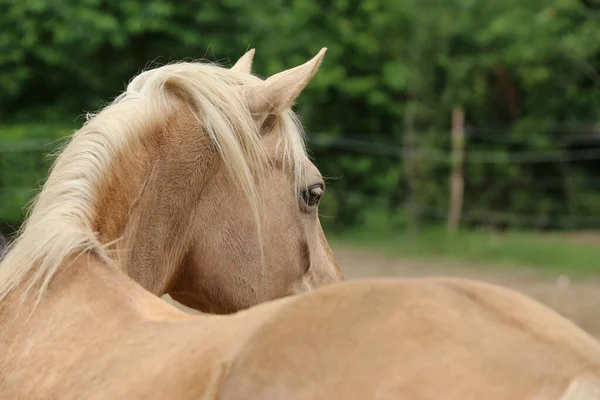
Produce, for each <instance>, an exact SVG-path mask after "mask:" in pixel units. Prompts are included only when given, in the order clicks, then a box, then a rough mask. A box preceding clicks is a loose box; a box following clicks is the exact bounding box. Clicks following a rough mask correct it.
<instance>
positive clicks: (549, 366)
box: [0, 260, 600, 400]
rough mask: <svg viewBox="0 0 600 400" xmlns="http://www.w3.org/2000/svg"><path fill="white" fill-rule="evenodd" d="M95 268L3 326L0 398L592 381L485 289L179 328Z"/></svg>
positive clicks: (598, 355)
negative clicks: (26, 317)
mask: <svg viewBox="0 0 600 400" xmlns="http://www.w3.org/2000/svg"><path fill="white" fill-rule="evenodd" d="M79 262H80V263H85V264H88V263H90V261H89V260H80V261H79ZM91 264H92V265H87V266H86V267H85V268H76V267H77V266H76V265H74V268H72V269H70V270H67V271H66V272H64V273H60V274H59V275H58V277H57V279H55V281H54V282H53V284H52V287H51V288H50V290H49V292H48V293H47V295H46V298H45V301H44V302H42V303H41V305H40V309H39V311H40V312H38V313H35V314H34V316H33V317H32V318H31V319H30V320H29V321H26V322H25V321H20V322H18V323H14V324H11V325H8V326H6V325H4V326H3V328H2V338H3V340H2V346H3V348H4V349H8V351H5V352H4V356H3V357H2V361H0V370H1V371H2V375H1V379H0V388H1V390H0V398H2V399H5V398H6V399H47V398H56V399H113V398H128V399H171V398H173V399H175V398H176V399H331V398H343V399H366V398H369V399H440V398H444V399H452V400H454V399H481V398H485V399H558V398H559V397H560V396H561V394H562V393H564V392H565V391H566V389H567V387H568V385H569V384H570V383H571V382H572V381H573V380H579V381H578V382H582V383H583V385H585V384H586V382H587V379H588V378H595V379H598V378H599V377H600V347H599V346H598V344H597V343H596V341H594V340H593V339H592V338H591V337H589V336H588V335H587V334H585V333H583V332H582V331H581V330H580V329H578V328H577V327H575V326H574V325H573V324H571V323H570V322H568V321H567V320H565V319H563V318H562V317H560V316H558V315H557V314H556V313H554V312H552V311H550V310H548V309H547V308H546V307H544V306H541V305H539V304H537V303H535V302H533V301H532V300H529V299H527V298H525V297H523V296H520V295H518V294H516V293H514V292H512V291H510V290H507V289H503V288H498V287H495V286H491V285H488V284H481V283H476V282H470V281H459V280H451V279H414V280H404V281H402V280H370V281H363V282H349V283H345V284H338V285H333V286H331V287H330V288H326V289H320V290H318V291H314V292H312V293H310V294H306V295H301V296H296V297H288V298H285V299H281V300H277V301H275V302H271V303H266V304H263V305H259V306H256V307H253V308H251V309H249V310H246V311H242V312H240V313H237V314H234V315H231V316H189V315H186V314H183V313H181V312H179V311H178V310H176V309H175V308H173V307H171V306H170V305H168V304H165V303H164V302H162V301H161V300H159V299H157V298H156V297H155V296H152V295H150V294H148V293H147V292H146V291H144V290H143V289H142V288H141V287H140V286H139V285H137V284H136V283H135V282H133V281H131V280H130V279H129V278H127V277H126V276H124V275H122V274H121V273H120V272H118V271H115V270H110V269H107V267H106V266H105V265H103V264H101V263H97V262H91ZM94 264H96V265H94ZM90 267H91V268H90ZM65 308H69V309H70V310H71V312H70V313H68V314H67V313H64V312H62V311H63V310H64V309H65ZM58 315H60V318H57V316H58ZM2 317H3V320H4V321H7V320H10V319H9V318H12V317H14V315H11V310H10V309H8V310H7V309H5V308H3V309H2ZM7 338H10V339H11V340H10V342H9V343H7ZM590 382H592V383H593V382H594V381H593V380H592V381H590ZM597 388H598V387H593V390H596V389H597ZM583 389H585V386H584V387H583ZM578 390H582V389H581V387H579V388H578ZM599 394H600V392H597V391H596V392H595V394H594V393H593V392H592V395H593V396H591V397H588V396H583V397H580V396H577V397H573V398H585V399H595V398H599V397H597V396H598V395H599ZM594 396H596V397H594Z"/></svg>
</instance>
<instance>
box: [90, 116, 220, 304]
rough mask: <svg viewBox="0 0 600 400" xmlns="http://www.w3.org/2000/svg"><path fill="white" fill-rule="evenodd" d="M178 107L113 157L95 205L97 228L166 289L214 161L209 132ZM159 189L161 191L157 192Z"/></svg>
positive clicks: (149, 283)
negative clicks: (113, 159)
mask: <svg viewBox="0 0 600 400" xmlns="http://www.w3.org/2000/svg"><path fill="white" fill-rule="evenodd" d="M198 130H199V129H198V127H197V121H196V120H195V119H194V117H193V116H192V115H191V114H189V113H187V114H186V113H182V112H179V113H178V114H177V115H175V116H174V117H173V118H171V119H170V120H169V121H168V122H167V123H165V124H164V125H162V126H161V127H158V128H156V129H155V131H153V132H149V133H148V134H146V135H144V137H145V141H144V142H140V143H138V144H137V146H139V147H137V148H136V147H134V148H133V151H129V152H128V154H124V155H123V157H122V158H120V159H117V160H116V163H115V168H114V171H115V172H114V173H113V174H111V175H110V177H109V178H108V179H107V184H106V186H105V190H104V193H105V195H104V196H101V200H100V202H99V205H98V214H97V215H98V216H99V218H98V220H97V223H96V231H97V232H99V233H100V237H101V240H102V242H104V243H110V242H112V241H116V243H115V245H114V246H113V247H112V249H113V250H115V251H114V253H113V255H114V260H115V261H116V264H117V265H119V266H120V268H121V269H122V271H124V272H125V273H126V274H128V275H129V276H130V277H132V278H133V279H134V280H136V281H137V282H138V283H139V284H141V285H142V287H144V288H145V289H146V290H148V291H150V292H152V293H153V294H155V295H158V296H161V295H163V294H165V293H167V291H168V289H169V288H170V287H171V286H172V284H173V283H174V279H175V278H176V277H177V275H178V273H179V270H178V269H179V268H180V265H182V264H183V258H184V257H185V254H186V251H187V249H188V248H189V243H190V240H191V229H190V225H191V224H190V222H189V218H190V214H191V212H192V208H193V206H194V204H195V203H196V201H197V199H198V197H199V196H200V193H201V191H202V189H203V187H204V186H205V185H206V184H207V181H208V179H209V178H210V176H211V171H212V170H213V169H214V167H215V165H216V157H215V156H216V152H215V150H214V147H213V146H212V143H211V141H210V138H209V137H208V135H206V134H204V133H202V134H200V132H198ZM158 193H160V194H158Z"/></svg>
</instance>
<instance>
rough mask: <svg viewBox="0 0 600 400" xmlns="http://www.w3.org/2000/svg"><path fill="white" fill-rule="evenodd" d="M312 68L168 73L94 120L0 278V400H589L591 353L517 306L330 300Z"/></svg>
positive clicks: (338, 295) (470, 295) (421, 292)
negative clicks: (304, 110) (178, 304)
mask: <svg viewBox="0 0 600 400" xmlns="http://www.w3.org/2000/svg"><path fill="white" fill-rule="evenodd" d="M323 55H324V50H322V51H321V52H319V53H318V54H317V55H316V56H315V57H314V58H313V59H311V60H310V61H308V62H307V63H305V64H303V65H301V66H298V67H295V68H292V69H289V70H286V71H283V72H280V73H279V74H275V75H273V76H272V77H270V78H267V79H265V80H260V79H258V78H256V77H252V76H251V74H250V73H249V72H248V71H249V66H250V64H251V57H252V54H246V55H244V56H243V57H242V58H241V59H240V60H239V61H238V62H237V63H236V64H235V65H234V67H233V68H232V69H230V70H225V69H223V68H220V67H216V66H213V65H206V64H202V63H194V64H172V65H169V66H165V67H161V68H159V69H156V70H152V71H151V72H145V73H142V74H141V75H139V76H138V77H136V78H134V79H133V80H132V82H131V83H130V84H129V86H128V89H127V92H126V94H125V95H124V96H122V97H119V98H117V100H116V101H115V103H113V104H112V105H110V106H108V107H107V108H105V109H103V110H102V111H101V112H100V113H99V114H98V115H96V116H92V117H91V118H90V120H89V122H88V123H87V125H86V126H84V127H83V128H82V130H80V131H78V132H77V133H76V135H75V137H74V139H73V140H72V142H71V143H70V144H69V145H67V147H66V148H65V149H64V150H63V151H62V152H61V153H60V156H59V157H58V159H57V161H56V163H55V164H54V165H53V168H52V170H51V173H50V176H49V179H48V181H47V182H46V184H45V185H44V188H43V189H42V191H41V193H40V195H39V197H38V198H37V199H36V201H35V202H34V203H33V209H32V211H31V213H30V214H29V216H28V219H27V221H26V222H25V224H24V228H23V230H22V232H21V233H20V234H19V235H18V237H17V238H16V240H15V241H14V242H13V244H12V248H11V251H10V252H8V253H7V256H6V259H5V260H4V261H3V262H2V264H0V278H1V279H0V283H1V285H0V289H1V290H0V295H1V297H0V318H1V320H2V321H3V323H2V325H1V327H0V351H1V352H2V355H3V356H2V358H0V398H10V399H25V398H26V399H42V398H44V399H45V398H60V399H81V398H85V399H107V398H131V399H165V398H177V399H222V400H228V399H280V398H285V399H330V398H345V399H364V398H371V399H415V398H420V399H429V398H445V399H451V400H452V399H476V398H477V399H479V398H482V397H485V398H486V399H494V400H495V399H506V398H510V399H538V398H542V399H576V398H577V399H580V398H598V393H599V391H598V388H599V387H600V386H598V385H597V383H596V380H597V379H599V378H600V344H599V343H598V342H597V341H596V340H595V339H593V338H592V337H591V336H589V335H588V334H587V333H585V332H584V331H583V330H581V329H580V328H579V327H577V326H576V325H575V324H573V323H572V322H570V321H569V320H567V319H565V318H563V317H562V316H560V315H559V314H558V313H556V312H554V311H553V310H551V309H549V308H548V307H545V306H543V305H541V304H539V303H537V302H536V301H534V300H532V299H529V298H528V297H525V296H523V295H520V294H519V293H516V292H514V291H512V290H509V289H506V288H502V287H498V286H493V285H489V284H485V283H481V282H475V281H470V280H457V279H448V278H445V279H444V278H428V279H422V278H421V279H416V278H415V279H376V280H364V281H355V282H343V276H342V275H341V272H340V271H339V266H337V263H335V261H334V260H335V258H334V257H333V255H332V254H331V253H330V251H331V250H330V249H329V247H328V246H326V240H325V237H324V234H323V233H322V230H321V229H320V225H319V223H318V219H317V216H316V215H317V214H316V212H317V211H316V208H317V205H318V201H319V199H320V196H321V195H322V193H323V190H324V184H323V183H322V181H320V179H321V178H320V177H319V175H318V173H317V171H316V169H314V168H313V167H312V166H311V164H309V163H308V162H307V160H306V158H305V157H304V152H303V151H304V150H303V148H302V147H301V146H300V145H299V142H298V141H296V140H299V139H298V138H300V137H301V136H300V134H299V129H298V124H296V123H292V122H293V121H294V119H293V118H292V117H291V114H290V113H291V112H290V106H291V105H292V102H293V101H294V99H295V98H296V97H297V96H298V94H299V93H300V91H301V90H302V89H303V88H304V87H305V86H306V85H307V84H308V83H309V81H310V79H311V78H312V77H313V76H314V74H315V73H316V71H317V69H318V68H319V66H320V64H321V61H322V58H323ZM199 82H202V84H200V83H199ZM232 105H233V106H234V107H232ZM233 110H237V111H238V113H233V112H232V111H233ZM241 110H243V111H244V112H241ZM240 115H243V116H244V118H242V117H241V116H240ZM238 116H240V117H239V118H240V119H237V117H238ZM136 117H137V118H136ZM124 126H126V127H127V129H124ZM136 134H137V135H136ZM246 135H248V137H247V136H246ZM134 138H136V139H134ZM190 138H191V139H190ZM189 140H192V141H193V143H195V146H193V147H194V150H195V151H191V150H190V149H189V147H188V146H186V143H189V142H188V141H189ZM186 150H188V151H187V152H186ZM106 153H109V154H110V156H107V155H106ZM200 153H207V154H212V156H211V157H210V158H207V157H201V156H200ZM261 160H262V162H261ZM114 165H119V166H120V168H119V169H116V168H115V169H114V170H113V169H112V168H110V167H114ZM207 171H210V173H208V172H207ZM239 171H245V172H239ZM136 183H137V184H136ZM277 183H279V189H278V188H277V186H278V185H276V184H277ZM284 183H285V185H284ZM284 186H285V189H284V188H283V187H284ZM100 189H101V190H100ZM170 189H171V190H170ZM219 189H220V190H219ZM190 191H191V192H194V194H193V195H191V194H189V193H188V192H190ZM192 200H193V201H192ZM190 203H192V205H190ZM274 208H276V209H274ZM269 211H277V213H272V214H269ZM230 213H231V214H230ZM265 214H267V215H265ZM273 214H274V215H273ZM186 222H187V223H186ZM207 222H208V223H207ZM290 222H295V224H292V225H288V224H289V223H290ZM250 227H252V228H255V229H249V228H250ZM302 233H304V234H302ZM307 233H312V234H313V235H309V234H307ZM315 253H316V254H315ZM294 255H295V256H296V257H294ZM319 260H320V261H319ZM281 261H286V262H288V263H289V264H287V265H285V266H277V263H278V262H281ZM236 262H238V263H240V264H234V263H236ZM207 266H210V267H212V268H207ZM161 269H164V270H161ZM288 269H289V270H288ZM265 281H267V282H265ZM269 281H271V282H269ZM284 282H286V283H285V284H284ZM249 287H251V288H252V289H250V288H249ZM266 288H271V289H270V290H267V289H266ZM163 292H164V293H171V294H173V295H174V297H176V298H177V299H181V300H182V301H183V302H185V303H187V305H191V306H192V307H193V308H196V309H199V310H201V311H207V312H210V314H200V315H189V314H186V313H183V312H181V311H180V310H178V309H176V308H175V307H173V306H171V305H169V304H167V303H165V302H164V301H162V300H161V299H160V298H158V297H157V295H160V294H161V293H163Z"/></svg>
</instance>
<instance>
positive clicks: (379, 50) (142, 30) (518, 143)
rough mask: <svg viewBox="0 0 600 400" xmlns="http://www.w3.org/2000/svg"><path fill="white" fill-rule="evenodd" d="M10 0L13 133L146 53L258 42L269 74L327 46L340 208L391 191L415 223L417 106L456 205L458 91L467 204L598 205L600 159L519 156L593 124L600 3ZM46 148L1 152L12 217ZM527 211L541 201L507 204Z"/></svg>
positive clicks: (439, 185)
mask: <svg viewBox="0 0 600 400" xmlns="http://www.w3.org/2000/svg"><path fill="white" fill-rule="evenodd" d="M0 9H1V10H2V12H0V70H1V71H2V73H1V74H0V121H2V122H3V123H4V124H5V125H6V124H10V127H6V126H5V127H4V128H2V130H1V131H0V135H2V136H1V140H2V142H4V141H5V139H6V140H9V139H10V140H17V139H25V138H28V139H36V140H37V139H44V138H48V137H54V136H53V134H45V133H44V132H55V130H54V128H52V127H51V126H50V125H48V123H53V124H59V125H60V124H64V123H65V122H67V126H71V125H72V122H75V121H77V118H78V116H80V115H81V114H82V113H84V112H86V111H88V110H95V109H97V108H99V107H100V106H102V104H103V103H105V102H107V101H109V100H110V99H112V98H113V97H114V96H116V95H117V94H118V93H119V92H120V91H121V90H122V89H123V87H124V84H125V83H126V82H127V81H128V80H129V79H130V78H131V77H132V76H133V75H134V74H136V73H137V72H139V71H140V70H142V69H144V68H146V67H148V66H152V65H155V64H163V63H166V62H170V61H173V60H180V59H198V58H206V59H209V60H212V61H218V62H221V63H222V64H223V65H225V66H228V65H230V60H231V61H233V60H235V59H236V58H237V57H239V56H240V55H241V54H242V53H243V52H244V51H245V50H246V49H247V48H250V47H256V48H257V55H256V57H255V58H256V59H255V67H254V69H255V71H257V72H258V73H259V75H262V76H267V75H270V74H272V73H275V72H278V71H280V70H281V69H283V68H288V67H291V66H293V65H297V64H299V63H302V62H304V61H306V60H307V59H308V58H309V57H310V56H312V55H314V54H315V53H316V52H317V51H318V50H319V49H320V48H321V47H323V46H327V47H328V48H329V51H328V54H327V57H326V58H325V63H324V65H323V67H322V69H321V71H320V72H319V74H318V75H317V77H316V78H315V80H314V81H313V82H312V83H311V84H310V85H309V87H308V89H307V90H306V92H305V93H304V95H303V96H302V97H301V99H300V100H299V102H298V104H297V110H298V112H299V114H300V115H301V116H302V119H303V122H304V125H305V127H306V129H307V131H308V132H309V137H310V149H311V151H312V155H313V157H314V159H315V160H316V163H317V164H318V166H319V167H320V169H321V170H322V171H323V173H324V174H325V175H326V176H328V177H331V178H341V179H332V180H331V181H330V182H329V191H328V195H327V196H326V200H325V203H324V205H323V213H324V214H327V215H328V216H330V217H332V218H326V219H324V223H325V224H326V225H328V226H330V227H335V226H343V227H347V226H349V225H361V224H365V223H373V221H375V220H377V218H375V217H373V216H372V215H371V214H369V212H368V211H366V210H367V209H368V208H371V207H373V206H377V207H378V208H379V209H383V210H384V211H385V213H387V214H386V215H388V216H389V220H386V221H385V223H384V221H381V223H382V224H384V225H385V224H390V223H391V224H393V225H394V226H397V227H398V228H401V227H402V226H403V224H404V221H405V220H406V215H404V211H403V208H402V205H403V203H404V201H405V200H406V193H407V189H408V187H407V171H406V168H405V167H406V165H404V164H403V163H402V159H401V156H402V154H403V152H402V149H401V148H400V147H401V144H402V143H404V139H405V135H404V133H405V123H406V120H407V116H410V117H411V118H414V128H415V130H416V131H417V133H418V135H417V138H416V140H415V143H414V144H413V145H414V146H415V147H416V148H417V153H416V154H413V156H414V157H415V160H416V161H415V163H414V164H415V165H416V166H417V167H418V175H419V179H418V185H417V186H415V187H414V188H413V191H414V193H413V196H412V197H413V199H416V200H415V201H417V202H418V203H419V204H420V205H421V207H420V209H421V213H422V217H423V218H434V219H437V220H438V221H439V220H440V219H444V218H445V210H446V209H447V198H448V195H447V193H448V175H449V167H450V159H449V157H448V150H449V130H450V115H451V110H452V108H453V107H455V106H457V105H460V106H462V107H464V109H465V111H466V116H467V123H468V125H469V126H470V127H471V129H470V130H469V132H468V133H469V134H468V135H467V151H468V154H467V164H466V166H465V176H466V197H465V210H466V220H467V221H471V222H472V223H473V224H492V225H498V224H499V225H518V226H520V225H527V226H531V225H533V226H539V227H568V226H570V225H569V224H572V223H573V222H572V221H571V220H570V219H568V218H567V217H565V216H569V215H576V216H584V217H585V216H589V215H597V214H600V192H599V191H598V189H599V186H600V185H598V184H596V185H594V184H593V182H594V176H595V175H596V174H597V173H598V172H600V171H598V167H599V166H598V165H597V163H596V164H594V163H593V162H588V161H577V162H575V161H573V162H568V163H560V162H556V161H552V162H539V161H535V162H529V161H528V162H522V160H517V159H516V158H515V157H514V154H515V152H536V154H539V152H544V151H554V152H556V151H559V152H560V151H563V150H564V149H565V148H566V146H567V144H568V143H569V140H570V138H571V136H572V135H573V134H578V133H585V132H588V131H590V130H593V129H594V122H595V121H596V120H597V114H598V111H599V110H600V96H598V85H599V84H600V75H598V73H597V72H596V69H598V68H597V67H598V66H599V65H600V12H598V11H595V12H593V11H590V10H588V9H586V8H585V7H584V6H583V5H581V4H579V3H578V2H577V1H575V0H550V1H549V0H531V1H529V2H521V1H517V0H445V1H443V2H442V1H438V0H436V1H433V0H361V1H359V0H334V1H324V0H289V1H288V0H286V1H284V0H270V1H266V0H256V1H252V2H248V1H243V0H224V1H211V0H208V1H199V0H188V1H171V0H149V1H143V2H142V1H140V0H121V1H119V2H106V1H100V0H78V1H75V0H52V1H51V0H27V1H20V2H15V1H10V0H0ZM407 110H408V111H409V112H408V113H407ZM31 121H38V122H37V124H38V125H39V126H48V129H46V130H40V128H38V125H36V126H35V127H32V125H31ZM582 121H584V122H586V124H582V123H581V122H582ZM15 124H17V125H15ZM22 124H26V125H22ZM16 127H18V128H16ZM17 131H20V132H22V133H21V134H18V133H16V132H17ZM25 131H27V133H23V132H25ZM19 135H21V136H19ZM48 135H50V136H48ZM369 153H371V154H369ZM519 154H522V153H519ZM41 157H42V154H40V153H38V152H25V153H21V154H18V153H9V152H0V162H1V164H0V188H2V189H1V190H2V192H1V193H3V194H2V198H1V201H2V203H1V204H2V209H1V212H0V219H4V220H9V221H11V223H16V222H17V220H18V219H19V218H20V217H21V216H22V214H21V211H20V210H21V208H22V206H23V205H24V201H25V200H26V199H27V198H29V197H30V195H29V192H28V191H23V189H14V190H13V189H10V190H11V191H8V192H7V190H9V189H7V188H14V187H30V186H32V185H34V184H35V183H36V182H39V181H40V180H42V179H43V176H44V173H43V171H42V170H40V169H39V167H37V166H36V165H38V164H39V162H40V161H41ZM42 165H46V166H47V165H48V164H47V163H46V164H42ZM542 181H543V182H548V181H550V182H551V183H552V185H550V186H552V187H549V186H548V185H541V184H540V183H541V182H542ZM7 193H8V194H7ZM490 210H493V211H494V212H495V213H496V214H497V215H496V214H495V217H494V218H490V215H489V214H490ZM521 214H522V215H524V216H531V215H534V216H535V218H534V219H533V220H532V219H531V218H530V217H528V218H529V219H523V218H507V217H505V216H506V215H521ZM569 221H570V222H569ZM584 223H587V222H586V221H584ZM577 224H579V223H577ZM577 224H575V225H577ZM589 224H590V225H594V224H595V225H596V226H597V225H599V224H598V223H592V222H589Z"/></svg>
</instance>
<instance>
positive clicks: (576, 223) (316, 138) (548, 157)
mask: <svg viewBox="0 0 600 400" xmlns="http://www.w3.org/2000/svg"><path fill="white" fill-rule="evenodd" d="M65 142H66V140H65V139H60V140H54V141H48V140H43V139H32V140H21V141H1V142H0V157H1V156H2V154H7V153H26V152H43V153H52V152H54V151H55V150H57V149H58V148H60V147H61V146H62V145H63V144H64V143H65ZM310 146H316V147H317V148H333V149H338V150H340V151H344V152H349V153H354V154H360V155H367V156H374V157H381V156H384V157H392V158H394V159H399V160H401V159H404V158H407V157H409V158H411V159H415V160H427V161H432V162H436V163H441V164H446V163H447V164H450V163H451V162H452V161H453V156H452V154H451V152H450V151H449V150H448V149H443V148H433V147H425V148H418V149H417V150H416V151H412V152H411V151H407V149H406V148H405V147H403V146H399V145H397V144H394V143H382V142H374V141H367V140H365V139H357V138H350V137H337V136H334V135H329V134H322V133H321V134H311V135H310V140H309V147H310ZM586 160H600V148H589V149H581V150H571V151H566V150H564V149H548V150H540V151H530V150H527V151H482V150H470V151H469V150H467V151H465V156H464V162H465V163H466V164H468V163H474V164H501V165H508V164H521V165H527V164H536V163H559V164H561V165H562V164H564V163H568V162H570V161H586ZM467 178H468V177H467ZM570 183H579V179H578V178H575V177H571V176H568V174H565V175H564V176H562V177H560V178H557V177H554V178H545V179H536V180H535V181H534V182H519V181H515V182H511V183H510V187H512V188H522V189H545V190H552V189H556V190H559V189H564V188H565V185H568V184H570ZM585 186H586V188H587V189H591V190H594V189H597V190H598V192H600V178H599V179H586V180H585ZM474 187H477V186H476V185H475V186H474ZM480 188H481V189H485V188H486V183H485V182H484V183H482V184H481V186H480ZM37 189H39V185H37V186H34V187H32V186H29V185H25V184H24V185H8V186H2V185H1V183H0V199H1V198H4V197H5V196H10V195H11V194H16V193H18V194H20V195H24V194H25V195H27V196H31V195H33V194H34V193H36V192H37ZM343 195H344V196H345V197H346V198H347V199H348V201H352V200H360V201H361V202H362V203H364V204H367V205H368V206H370V207H381V206H382V205H385V206H387V205H389V204H390V203H393V204H394V205H395V207H396V208H406V207H409V206H410V207H411V208H412V209H413V210H416V211H417V212H418V214H419V216H420V217H422V218H424V219H427V220H432V221H437V222H443V221H445V220H446V218H447V217H448V209H447V208H445V207H440V206H439V205H435V204H426V203H419V202H414V201H413V202H411V203H406V202H402V200H400V199H394V198H392V197H391V196H377V195H376V196H373V195H367V194H364V193H360V192H358V191H344V193H343ZM461 221H462V222H465V223H469V222H482V221H484V222H486V223H489V224H507V225H511V226H514V227H520V228H527V229H539V228H541V227H544V226H547V225H548V224H550V223H551V224H552V225H554V226H556V227H559V228H565V229H597V228H600V215H585V214H563V215H556V214H552V215H548V214H544V213H540V214H535V213H532V214H527V213H508V212H502V211H495V210H490V209H471V210H463V213H462V215H461Z"/></svg>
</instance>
